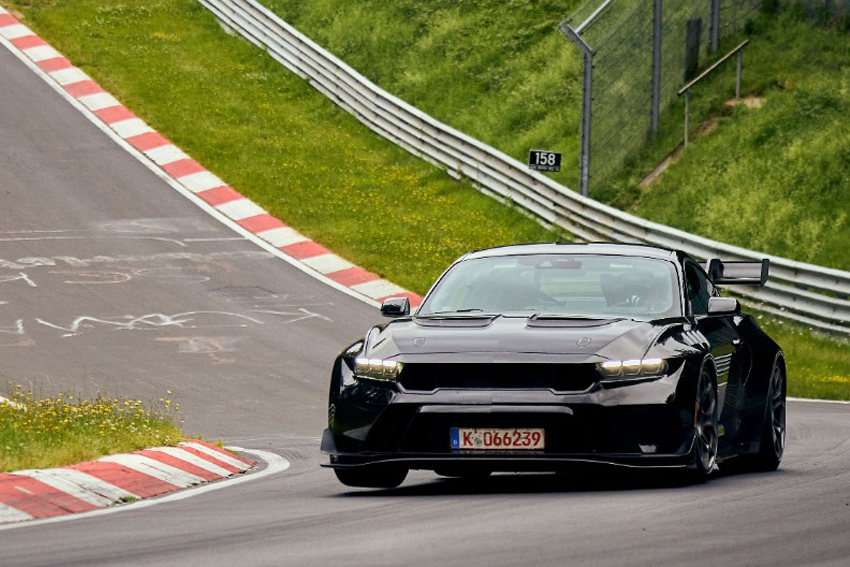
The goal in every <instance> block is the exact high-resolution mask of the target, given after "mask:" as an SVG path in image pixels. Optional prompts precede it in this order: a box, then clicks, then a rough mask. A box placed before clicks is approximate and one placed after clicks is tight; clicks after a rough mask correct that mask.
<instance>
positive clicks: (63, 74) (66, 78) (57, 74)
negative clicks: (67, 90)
mask: <svg viewBox="0 0 850 567" xmlns="http://www.w3.org/2000/svg"><path fill="white" fill-rule="evenodd" d="M48 74H49V75H50V76H51V77H53V80H54V81H56V82H57V83H59V84H60V85H62V86H66V85H73V84H74V83H82V82H83V81H91V80H92V79H91V77H89V76H88V75H86V74H85V73H83V72H82V71H81V70H80V69H78V68H76V67H68V68H67V69H60V70H59V71H53V72H51V73H48Z"/></svg>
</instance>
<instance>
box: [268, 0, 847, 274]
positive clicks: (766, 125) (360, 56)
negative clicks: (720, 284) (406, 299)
mask: <svg viewBox="0 0 850 567" xmlns="http://www.w3.org/2000/svg"><path fill="white" fill-rule="evenodd" d="M265 3H266V4H267V5H268V6H269V7H270V8H272V9H273V10H274V11H276V13H278V14H279V15H281V17H283V18H284V19H286V20H287V21H288V22H290V23H292V24H293V25H295V26H296V27H297V28H299V29H300V30H301V31H303V32H304V33H306V34H307V35H308V36H310V37H312V38H314V39H315V40H316V41H318V42H319V43H320V44H322V45H323V46H325V47H326V48H328V49H329V50H331V51H332V52H334V53H335V54H336V55H338V56H339V57H341V58H342V59H343V60H345V61H346V62H348V63H349V64H351V65H352V66H353V67H354V68H355V69H357V70H359V71H360V72H362V73H364V74H365V75H366V76H367V77H369V78H370V79H372V80H374V81H375V82H377V83H378V84H379V85H380V86H382V87H383V88H385V89H387V90H389V91H391V92H393V93H394V94H396V95H398V96H400V97H401V98H402V99H404V100H406V101H408V102H410V103H411V104H413V105H415V106H417V107H419V108H421V109H423V110H424V111H426V112H428V113H430V114H432V115H434V116H435V117H437V118H439V119H440V120H443V121H445V122H447V123H448V124H450V125H452V126H454V127H456V128H458V129H460V130H462V131H464V132H466V133H468V134H470V135H472V136H474V137H477V138H479V139H481V140H483V141H485V142H486V143H488V144H491V145H493V146H495V147H497V148H499V149H501V150H503V151H505V152H506V153H508V154H510V155H512V156H514V157H515V158H517V159H520V160H524V159H526V156H527V152H528V149H529V148H533V147H544V148H557V149H560V150H562V151H563V152H564V153H565V169H566V170H565V171H564V172H562V173H561V174H560V175H557V176H555V177H554V178H555V179H557V180H558V181H559V182H561V183H564V184H566V185H567V186H571V187H576V185H577V183H576V178H577V172H576V168H575V167H574V166H573V164H574V163H576V161H577V159H576V158H575V156H577V143H578V132H579V126H578V112H579V109H580V82H579V71H580V64H579V59H578V55H577V52H576V50H575V49H574V48H573V47H572V46H571V45H570V44H569V43H568V42H567V40H566V39H565V38H564V37H563V36H562V35H561V34H560V32H558V31H557V30H556V29H555V28H554V26H555V24H557V23H558V22H559V21H561V20H563V19H564V17H565V16H566V15H568V14H569V13H570V12H571V11H572V10H573V9H574V8H575V7H576V5H577V4H578V2H574V1H573V2H570V1H563V0H561V1H554V0H541V1H537V2H528V1H525V0H509V1H505V0H464V1H463V2H458V1H457V0H429V1H428V2H421V1H418V0H394V1H393V2H386V1H384V0H357V1H356V2H352V1H350V0H312V1H311V2H303V1H302V0H265ZM749 27H750V28H751V32H752V33H751V37H752V44H751V45H750V47H748V48H747V51H746V54H745V67H746V70H745V75H744V85H743V86H744V90H745V91H746V92H748V93H751V94H755V95H757V96H759V97H764V104H763V105H762V107H761V108H758V109H750V110H748V109H745V108H740V107H738V108H735V109H732V108H730V107H727V106H725V105H724V102H725V101H726V100H728V99H731V98H732V97H733V96H734V94H733V93H734V90H733V89H734V78H733V77H734V75H733V73H734V64H730V65H728V67H727V69H724V70H723V71H721V72H719V73H717V74H716V75H715V76H714V77H712V79H711V80H709V81H708V82H706V83H703V84H700V85H699V87H697V88H696V89H695V90H694V111H695V120H694V124H695V125H699V123H700V122H703V121H709V120H710V121H712V127H713V130H712V131H711V133H710V135H707V136H704V137H702V138H701V139H699V140H697V141H696V142H695V143H694V144H693V145H692V146H690V147H689V148H688V149H687V151H686V152H684V153H683V155H682V157H681V159H680V160H679V161H678V162H676V163H675V164H673V165H672V166H671V167H670V168H669V169H668V171H667V172H666V173H665V174H664V175H663V176H662V178H661V180H660V181H659V182H657V183H656V184H653V185H651V186H650V187H649V188H648V189H645V190H644V189H641V188H640V187H639V185H638V183H639V181H640V179H641V178H643V176H644V175H646V174H647V173H648V172H650V171H652V169H653V168H654V167H655V166H656V165H657V164H658V163H659V162H660V161H661V159H663V158H664V157H665V155H666V154H667V153H669V152H670V151H672V150H673V149H674V148H675V147H676V145H678V143H679V142H680V141H681V139H682V132H681V123H682V122H681V114H682V109H681V107H680V106H674V107H673V108H671V109H670V111H669V112H668V114H667V115H666V116H665V117H664V118H663V120H662V133H661V135H660V136H659V139H658V140H656V142H655V143H654V144H652V145H651V147H650V148H648V149H647V151H646V152H644V154H643V155H641V156H640V157H639V158H637V159H635V160H634V161H633V162H631V163H630V164H628V167H627V168H626V169H625V170H624V171H623V173H622V174H621V175H620V176H618V177H617V178H615V179H612V180H610V181H609V182H608V183H606V184H605V185H602V186H596V187H594V194H593V196H594V197H596V198H598V199H600V200H603V201H605V202H608V203H612V204H615V205H618V206H621V207H623V208H626V209H630V210H632V211H633V212H636V213H638V214H640V215H642V216H645V217H647V218H650V219H653V220H657V221H659V222H663V223H666V224H670V225H673V226H677V227H680V228H683V229H686V230H688V231H691V232H695V233H699V234H702V235H705V236H708V237H712V238H716V239H718V240H722V241H725V242H730V243H732V244H737V245H739V246H744V247H747V248H754V249H758V250H762V251H765V252H768V253H772V254H778V255H782V256H788V257H791V258H794V259H798V260H802V261H807V262H813V263H818V264H823V265H828V266H833V267H838V268H842V269H850V255H847V254H845V253H844V250H846V249H847V248H848V247H850V219H848V214H850V159H848V157H849V156H850V154H848V152H850V121H848V120H846V117H847V116H848V115H850V113H848V109H850V88H848V85H850V67H848V62H850V34H847V33H846V32H842V31H840V30H837V29H829V28H822V27H816V26H813V25H811V24H809V23H807V22H805V21H804V20H803V19H802V18H799V17H797V16H795V15H794V14H792V13H790V12H788V11H783V12H780V13H779V14H778V15H775V16H770V17H762V18H760V19H758V20H757V21H755V22H753V23H752V24H751V25H750V26H749ZM739 39H740V38H730V39H729V40H727V47H728V45H731V44H733V43H734V42H737V41H738V40H739ZM723 47H724V46H722V47H721V49H722V48H723Z"/></svg>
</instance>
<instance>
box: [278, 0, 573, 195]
mask: <svg viewBox="0 0 850 567" xmlns="http://www.w3.org/2000/svg"><path fill="white" fill-rule="evenodd" d="M580 3H581V1H580V0H535V1H528V0H464V1H458V0H427V1H422V0H393V1H391V2H389V1H387V0H356V1H351V0H310V1H309V2H305V1H303V0H263V4H264V5H266V6H267V7H268V8H270V9H271V10H272V11H274V12H275V13H277V14H279V15H280V16H281V17H282V18H283V19H284V20H286V21H287V22H289V23H291V24H292V25H293V26H295V27H296V28H298V29H299V30H300V31H302V32H304V33H305V34H306V35H307V36H308V37H310V38H311V39H313V40H314V41H316V42H317V43H319V45H321V46H322V47H324V48H325V49H328V50H329V51H331V52H332V53H334V54H335V55H337V56H338V57H340V58H341V59H343V60H344V61H345V62H346V63H348V64H349V65H351V66H352V67H353V68H354V69H356V70H357V71H359V72H360V73H362V74H364V75H365V76H366V77H367V78H369V79H370V80H372V81H374V82H375V83H377V84H378V85H380V86H381V87H382V88H384V89H387V90H388V91H390V92H392V93H393V94H395V95H397V96H399V97H400V98H401V99H402V100H405V101H407V102H409V103H411V104H413V105H414V106H416V107H417V108H420V109H421V110H423V111H425V112H427V113H429V114H431V115H433V116H434V117H436V118H437V119H439V120H441V121H443V122H445V123H447V124H449V125H450V126H452V127H454V128H457V129H459V130H460V131H462V132H465V133H467V134H469V135H471V136H473V137H474V138H477V139H479V140H482V141H484V142H485V143H487V144H490V145H493V146H495V147H498V148H499V149H500V150H502V151H504V152H506V153H508V154H509V155H512V156H513V157H515V158H517V159H519V160H520V161H523V162H525V161H526V160H527V159H528V150H529V149H532V148H537V149H551V150H559V151H562V152H564V163H563V170H562V172H561V173H560V174H551V176H552V178H553V179H556V180H557V181H559V182H561V183H565V184H566V185H567V186H570V187H573V186H576V185H577V182H578V172H577V165H578V131H579V116H580V111H581V83H580V82H579V81H578V79H579V75H580V73H581V59H580V58H579V56H578V54H577V52H576V50H575V49H574V48H573V47H572V45H571V44H570V43H569V41H568V40H567V39H566V37H564V35H563V34H562V33H561V32H560V31H558V30H557V29H556V27H555V26H557V25H558V23H560V22H561V21H563V20H564V19H565V18H566V17H567V16H568V15H569V14H570V13H571V12H572V11H574V9H575V7H576V6H578V5H579V4H580Z"/></svg>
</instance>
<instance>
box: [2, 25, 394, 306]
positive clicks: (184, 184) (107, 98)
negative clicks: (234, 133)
mask: <svg viewBox="0 0 850 567" xmlns="http://www.w3.org/2000/svg"><path fill="white" fill-rule="evenodd" d="M0 29H6V28H0ZM0 45H3V46H4V47H6V49H8V50H9V51H10V52H12V54H13V55H14V56H15V57H17V58H18V59H19V60H20V61H21V62H22V63H24V65H26V66H27V67H29V68H30V70H31V71H32V72H33V73H35V74H36V75H38V76H39V77H41V78H42V80H44V81H45V82H46V83H47V85H48V86H49V87H50V88H52V89H53V90H54V91H55V92H56V93H57V94H58V95H59V96H61V97H62V98H64V99H65V100H66V101H68V103H69V104H70V105H71V106H73V107H74V108H76V109H77V110H78V111H80V112H81V113H82V114H83V115H84V116H85V117H86V118H88V119H89V121H90V122H91V123H92V124H94V125H95V127H96V128H98V129H100V131H102V132H103V133H104V134H106V135H107V136H109V137H110V138H111V139H112V140H113V141H114V142H115V143H117V144H118V145H119V146H120V147H122V148H123V149H124V150H125V151H126V152H127V153H129V154H130V155H132V156H133V157H135V158H136V159H137V160H139V162H141V163H142V165H144V166H145V167H147V168H148V169H149V170H150V171H151V172H152V173H153V174H154V175H156V176H157V177H159V178H160V179H161V180H162V181H163V182H164V183H166V184H167V185H168V186H169V187H171V188H172V189H174V190H175V191H177V192H178V193H180V194H181V195H183V196H184V197H186V198H187V199H189V200H190V201H192V202H193V203H194V204H195V205H196V206H198V207H199V208H200V209H202V210H203V211H205V212H206V213H207V214H208V215H210V216H211V217H213V218H214V219H216V220H217V221H219V222H220V223H222V224H224V225H225V226H228V227H229V228H230V229H231V230H234V231H236V232H237V233H239V234H241V235H243V236H244V237H245V238H246V239H248V240H250V241H251V242H253V243H254V244H256V245H257V246H259V247H260V248H262V249H263V250H265V251H267V252H270V253H271V254H273V255H274V256H275V257H277V258H279V259H280V260H283V261H284V262H286V263H287V264H289V265H290V266H292V267H293V268H295V269H297V270H300V271H301V272H303V273H305V274H307V275H309V276H311V277H313V278H315V279H317V280H319V281H321V282H322V283H323V284H325V285H327V286H329V287H332V288H334V289H335V290H337V291H339V292H340V293H344V294H345V295H348V296H350V297H353V298H355V299H357V300H359V301H362V302H363V303H365V304H367V305H371V306H372V307H379V306H380V303H378V302H377V301H375V300H374V299H372V298H370V297H367V296H365V295H362V294H360V293H357V292H356V291H354V290H352V289H351V288H349V287H348V286H345V285H342V284H341V283H339V282H335V281H334V280H332V279H330V278H328V277H326V276H324V275H323V274H320V273H319V272H317V271H315V270H313V269H311V268H310V267H309V266H306V265H304V263H303V262H301V261H300V260H296V259H295V258H293V257H292V256H289V255H288V254H285V253H283V252H281V251H280V250H279V249H278V248H277V247H276V246H274V245H273V244H271V243H269V242H266V241H265V240H263V238H261V237H259V236H258V235H256V234H254V233H253V232H251V231H250V230H248V229H246V228H244V227H242V226H240V225H239V224H238V223H236V222H235V221H233V220H232V219H230V218H228V217H227V216H225V215H224V214H222V213H221V212H219V211H218V210H216V208H215V207H213V206H212V205H210V204H209V203H207V202H206V201H204V200H203V199H201V198H200V197H198V196H197V195H195V193H196V192H198V191H202V190H204V189H203V188H200V189H193V185H192V184H191V182H188V181H187V179H186V178H187V177H192V176H184V177H181V178H180V179H179V180H176V179H174V178H173V177H172V176H171V175H169V174H168V173H167V172H165V171H163V170H162V169H160V168H159V166H157V165H156V164H155V163H154V162H153V161H152V160H150V159H148V158H147V157H146V156H145V155H144V154H143V153H142V152H141V151H139V150H137V149H136V148H134V147H133V146H132V145H131V144H130V143H129V142H127V141H126V140H124V139H123V138H121V137H119V136H118V135H117V134H116V133H115V132H114V131H113V130H111V129H110V128H109V126H108V125H107V124H106V123H104V122H103V121H102V120H100V119H99V118H98V117H97V115H95V114H93V112H94V111H96V110H100V109H103V108H109V107H111V106H119V105H120V103H119V102H118V101H117V100H116V99H115V98H114V97H112V96H111V95H109V94H108V93H96V94H93V95H86V96H82V97H80V99H79V100H77V99H76V98H74V97H73V96H71V94H70V93H68V92H67V91H66V90H65V89H63V88H62V87H61V86H59V85H58V84H56V82H55V81H53V80H52V79H51V78H50V76H49V75H48V74H47V73H45V72H44V71H43V70H42V69H41V68H39V66H38V65H36V64H35V63H33V62H32V61H30V60H29V58H27V57H26V56H25V55H24V54H23V53H22V52H21V51H20V50H19V49H18V48H16V47H15V46H14V45H12V44H11V43H10V42H9V41H7V40H6V39H5V38H4V37H2V34H0ZM113 101H114V103H113ZM202 173H208V172H202ZM193 175H199V174H193ZM209 175H210V176H212V177H213V178H215V179H217V180H218V181H219V182H220V183H219V184H218V185H214V186H211V187H206V189H215V188H216V187H221V186H222V185H225V183H224V182H223V181H222V180H221V179H218V178H217V177H215V176H214V175H212V174H211V173H210V174H209ZM305 240H306V237H305Z"/></svg>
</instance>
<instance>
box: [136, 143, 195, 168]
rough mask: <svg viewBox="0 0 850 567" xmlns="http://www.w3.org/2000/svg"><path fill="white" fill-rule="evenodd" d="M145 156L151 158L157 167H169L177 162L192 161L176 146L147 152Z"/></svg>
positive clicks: (162, 147) (170, 145)
mask: <svg viewBox="0 0 850 567" xmlns="http://www.w3.org/2000/svg"><path fill="white" fill-rule="evenodd" d="M145 155H146V156H148V157H149V158H151V159H152V160H153V161H154V163H155V164H157V165H168V164H169V163H174V162H175V161H180V160H184V159H191V158H189V155H188V154H186V153H185V152H184V151H183V150H181V149H180V148H178V147H177V146H175V145H174V144H168V145H166V146H159V147H158V148H153V149H150V150H147V151H145Z"/></svg>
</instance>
